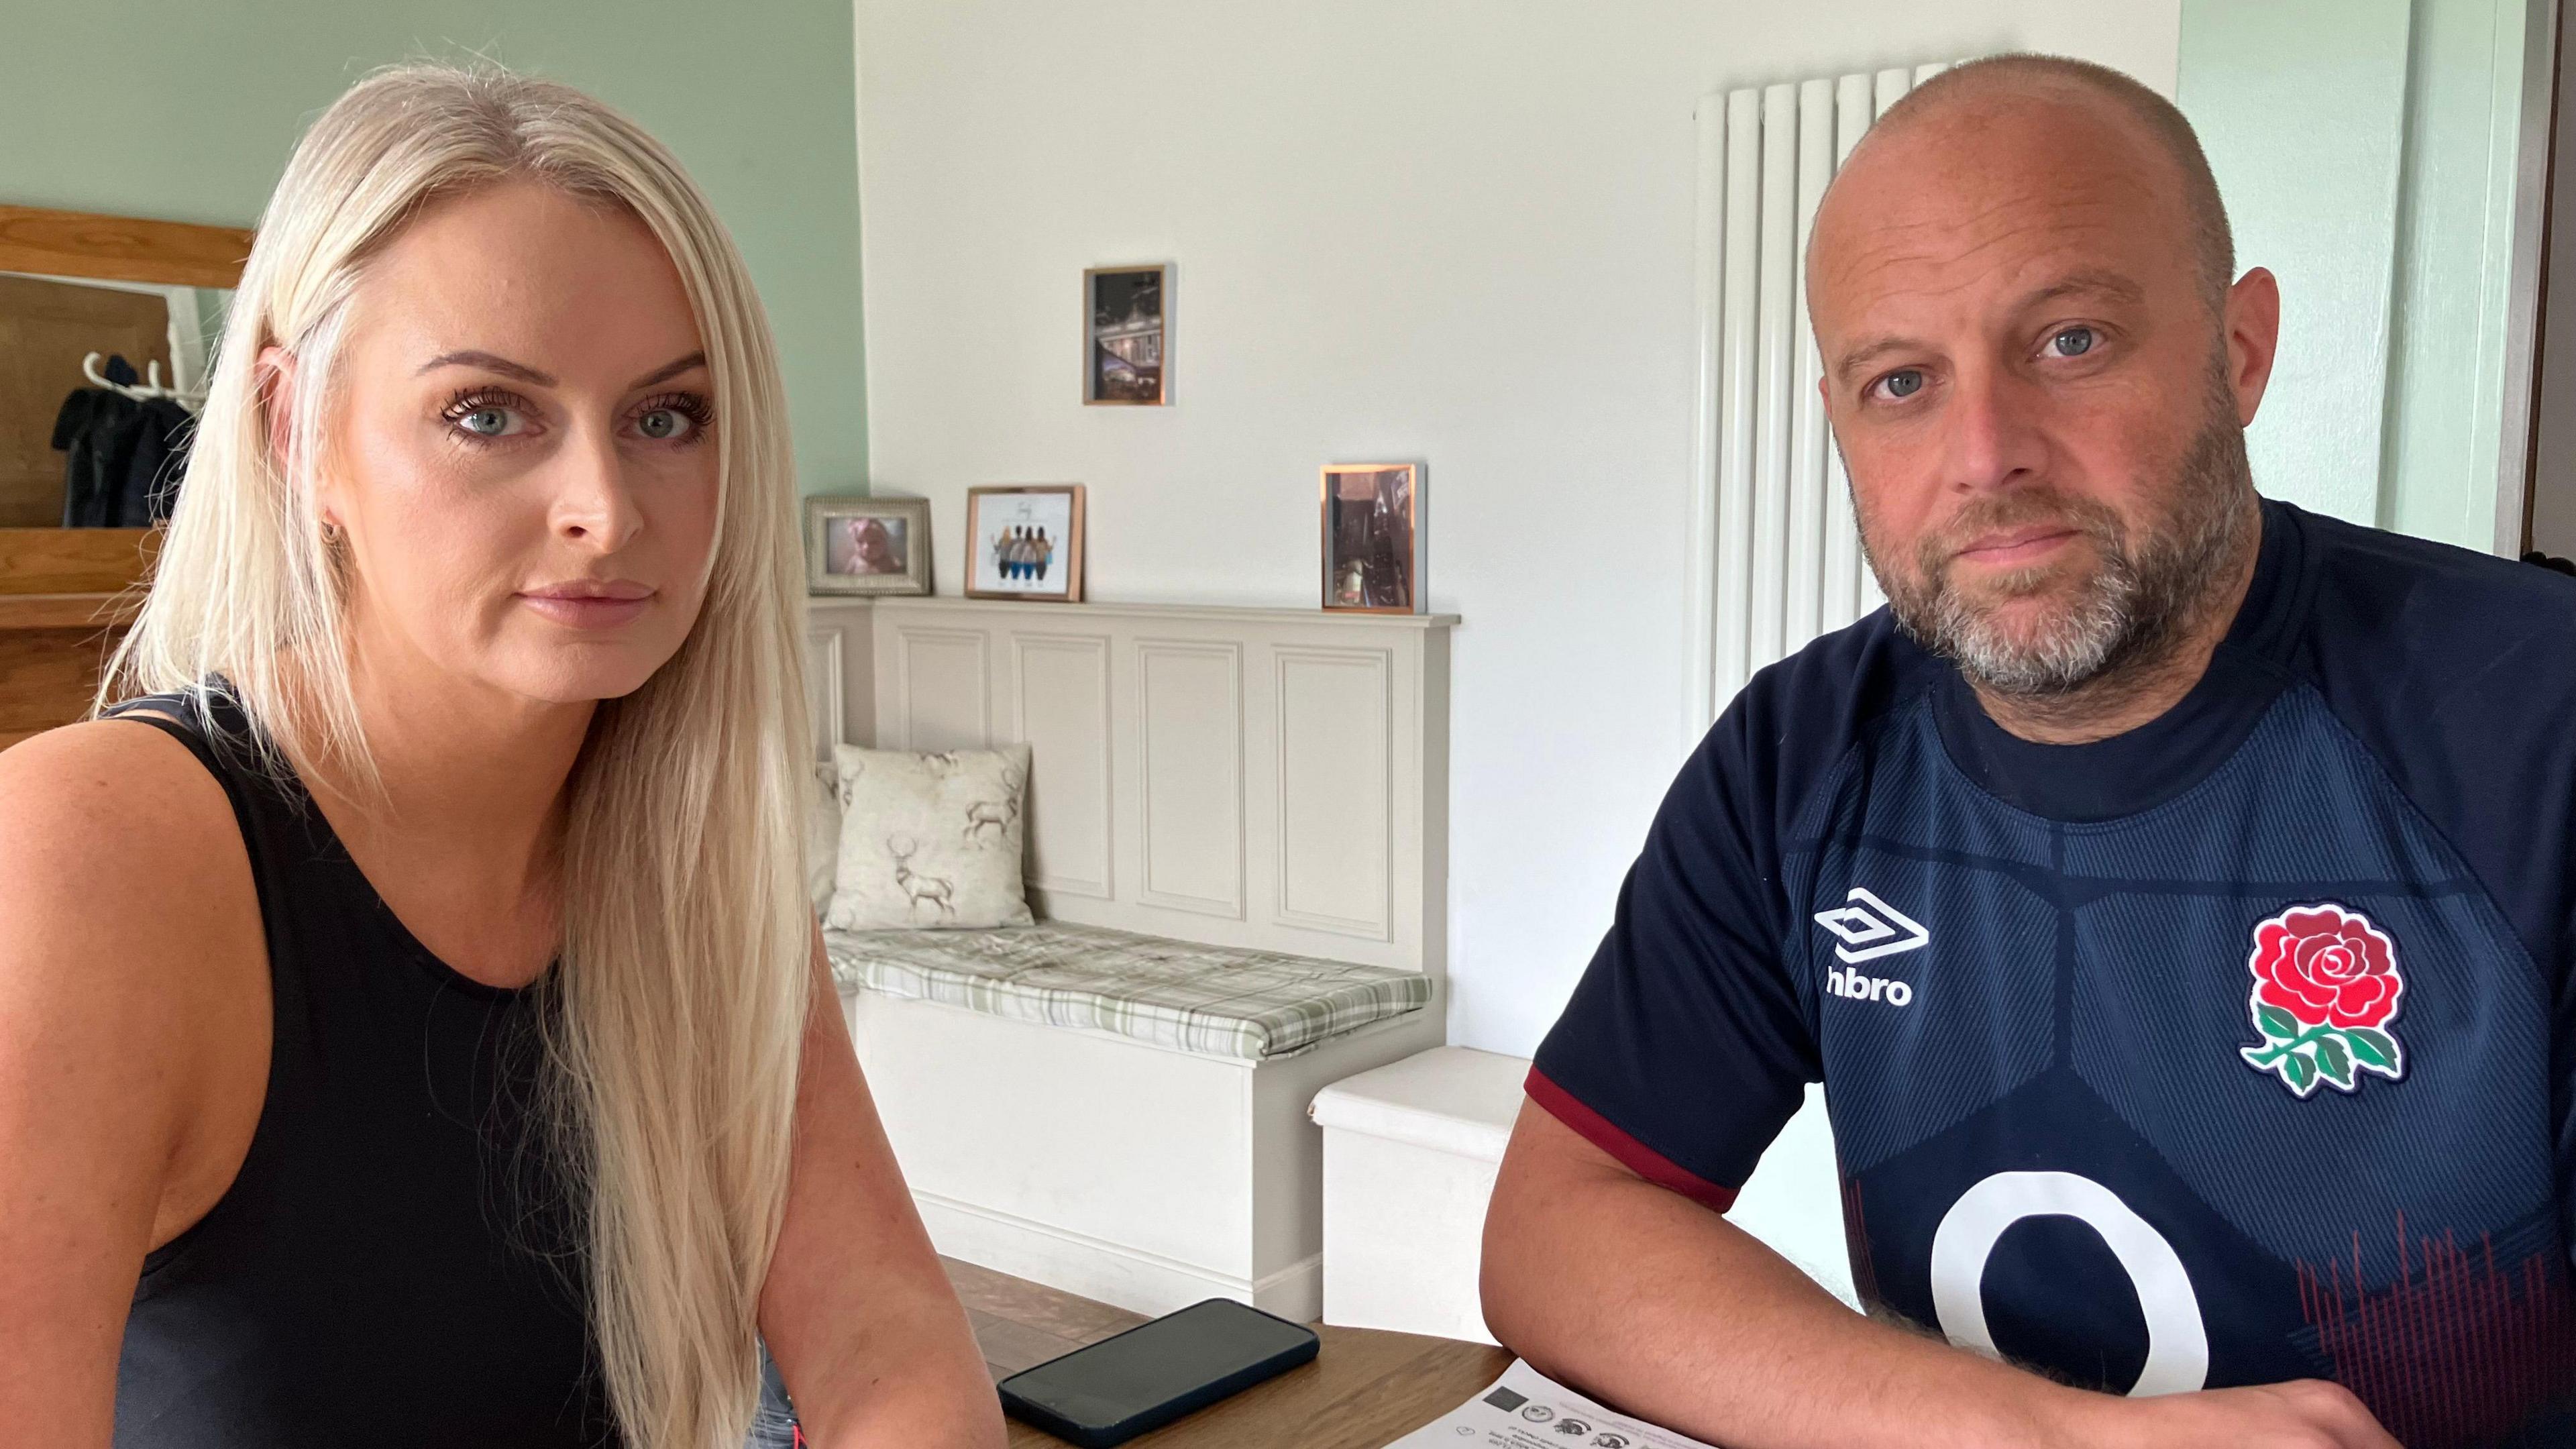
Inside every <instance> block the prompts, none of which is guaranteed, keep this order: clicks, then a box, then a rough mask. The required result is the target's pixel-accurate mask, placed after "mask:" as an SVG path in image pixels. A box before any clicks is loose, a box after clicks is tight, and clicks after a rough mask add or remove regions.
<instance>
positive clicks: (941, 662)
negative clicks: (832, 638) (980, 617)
mask: <svg viewBox="0 0 2576 1449" xmlns="http://www.w3.org/2000/svg"><path fill="white" fill-rule="evenodd" d="M879 628H880V630H881V631H882V630H883V629H884V628H885V626H884V625H882V624H880V625H879ZM892 633H893V638H892V639H890V640H889V639H888V638H886V637H885V635H884V634H883V633H882V632H881V633H880V634H879V636H878V638H877V654H878V657H879V658H882V659H885V660H888V661H890V662H891V663H892V664H893V666H894V677H893V679H891V680H889V681H887V683H888V684H889V685H890V686H891V687H889V688H885V689H881V690H880V691H879V693H880V695H881V696H883V697H884V698H885V700H886V702H887V704H888V706H889V709H890V713H889V714H885V715H880V716H879V717H878V720H877V738H878V739H881V740H885V741H887V742H888V748H890V749H898V750H956V749H969V748H975V747H980V746H981V745H983V744H984V743H985V742H986V741H988V740H990V739H991V738H992V736H993V667H992V666H993V650H992V647H991V646H992V641H991V640H989V639H987V638H985V637H984V635H982V634H980V633H978V632H976V631H974V630H971V629H939V628H931V627H904V626H902V625H897V626H895V627H894V628H893V630H892ZM889 646H891V647H889Z"/></svg>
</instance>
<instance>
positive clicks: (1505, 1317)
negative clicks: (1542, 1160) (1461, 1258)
mask: <svg viewBox="0 0 2576 1449" xmlns="http://www.w3.org/2000/svg"><path fill="white" fill-rule="evenodd" d="M1530 1155H1531V1154H1529V1153H1528V1152H1527V1151H1526V1150H1524V1148H1523V1145H1522V1144H1521V1143H1520V1142H1518V1141H1515V1142H1514V1143H1513V1144H1512V1146H1511V1147H1510V1148H1509V1149H1508V1150H1506V1151H1505V1152H1504V1154H1503V1162H1502V1167H1501V1169H1500V1171H1498V1172H1497V1173H1496V1175H1495V1179H1494V1193H1493V1197H1492V1199H1491V1200H1490V1201H1489V1202H1488V1203H1487V1204H1486V1207H1485V1238H1484V1247H1483V1255H1482V1259H1481V1261H1480V1263H1479V1264H1478V1268H1477V1275H1476V1287H1477V1297H1478V1299H1479V1300H1480V1303H1481V1306H1482V1307H1483V1309H1484V1313H1485V1330H1486V1331H1487V1332H1488V1333H1491V1334H1492V1335H1493V1336H1494V1337H1495V1338H1496V1339H1498V1340H1500V1341H1501V1342H1502V1343H1503V1345H1504V1346H1505V1347H1507V1348H1510V1349H1511V1350H1513V1351H1514V1352H1515V1353H1518V1354H1520V1355H1521V1356H1522V1357H1523V1358H1528V1357H1530V1351H1529V1349H1528V1347H1527V1346H1526V1345H1527V1344H1529V1343H1530V1342H1531V1341H1532V1340H1533V1339H1535V1338H1536V1337H1537V1336H1538V1335H1537V1333H1536V1330H1537V1329H1539V1328H1540V1326H1541V1325H1540V1324H1539V1323H1537V1322H1536V1321H1534V1320H1535V1318H1536V1315H1535V1314H1534V1313H1533V1311H1532V1310H1533V1308H1534V1307H1535V1306H1536V1305H1538V1304H1541V1303H1544V1302H1545V1294H1544V1291H1543V1289H1541V1288H1540V1287H1539V1286H1538V1285H1537V1283H1536V1282H1535V1281H1534V1280H1536V1279H1537V1278H1539V1277H1540V1276H1541V1275H1543V1274H1544V1273H1545V1271H1546V1266H1547V1265H1548V1264H1549V1263H1552V1262H1555V1261H1557V1260H1558V1259H1559V1258H1560V1257H1561V1256H1562V1253H1561V1250H1560V1248H1559V1247H1558V1245H1556V1244H1554V1243H1551V1242H1549V1241H1548V1237H1549V1234H1548V1231H1547V1224H1546V1221H1545V1216H1544V1215H1543V1214H1542V1213H1539V1212H1536V1211H1533V1209H1534V1208H1536V1207H1537V1206H1538V1205H1539V1204H1541V1203H1544V1202H1545V1201H1547V1197H1546V1194H1544V1193H1539V1194H1536V1195H1535V1196H1534V1195H1533V1193H1532V1192H1531V1191H1530V1183H1529V1177H1530V1174H1531V1172H1532V1171H1533V1170H1536V1169H1535V1167H1534V1164H1532V1163H1531V1162H1530V1160H1529V1159H1530Z"/></svg>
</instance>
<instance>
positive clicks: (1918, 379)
mask: <svg viewBox="0 0 2576 1449" xmlns="http://www.w3.org/2000/svg"><path fill="white" fill-rule="evenodd" d="M1882 385H1883V386H1885V387H1886V389H1887V395H1888V396H1889V397H1912V396H1914V395H1915V394H1916V393H1918V392H1921V391H1922V390H1923V374H1922V373H1920V372H1917V371H1915V370H1914V369H1913V368H1910V367H1909V368H1907V369H1905V370H1904V371H1902V372H1891V373H1889V374H1888V375H1887V377H1886V379H1885V380H1884V382H1883V384H1882Z"/></svg>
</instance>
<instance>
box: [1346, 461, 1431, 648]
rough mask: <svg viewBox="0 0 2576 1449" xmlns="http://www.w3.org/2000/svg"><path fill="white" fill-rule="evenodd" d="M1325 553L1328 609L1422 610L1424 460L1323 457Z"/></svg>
mask: <svg viewBox="0 0 2576 1449" xmlns="http://www.w3.org/2000/svg"><path fill="white" fill-rule="evenodd" d="M1323 554H1324V607H1325V608H1327V609H1332V610H1336V611H1340V612H1347V613H1362V614H1417V613H1420V612H1421V611H1422V465H1421V464H1419V463H1327V464H1325V465H1324V482H1323Z"/></svg>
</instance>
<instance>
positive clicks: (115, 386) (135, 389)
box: [81, 352, 206, 412]
mask: <svg viewBox="0 0 2576 1449" xmlns="http://www.w3.org/2000/svg"><path fill="white" fill-rule="evenodd" d="M103 360H104V359H103V358H102V356H101V354H99V353H95V352H93V353H91V354H89V355H88V356H87V357H84V358H82V359H81V376H83V377H85V378H88V379H89V381H90V383H91V385H92V386H94V387H103V388H105V389H107V390H108V391H109V392H112V393H117V394H120V395H122V396H125V397H130V398H132V399H134V400H135V401H137V402H149V401H151V400H152V399H154V398H168V399H170V400H171V401H172V402H175V403H177V404H179V405H180V406H181V407H184V408H186V409H188V410H189V411H190V412H195V411H196V410H197V409H198V408H201V407H203V406H205V403H206V395H205V393H203V392H202V391H200V392H181V391H180V390H179V389H177V388H175V387H164V386H162V385H161V364H160V363H159V362H157V361H155V362H148V363H145V364H144V366H145V369H146V373H145V378H144V381H142V382H140V383H130V382H110V381H108V378H107V374H106V372H105V371H103V370H102V366H101V364H102V362H103Z"/></svg>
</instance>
